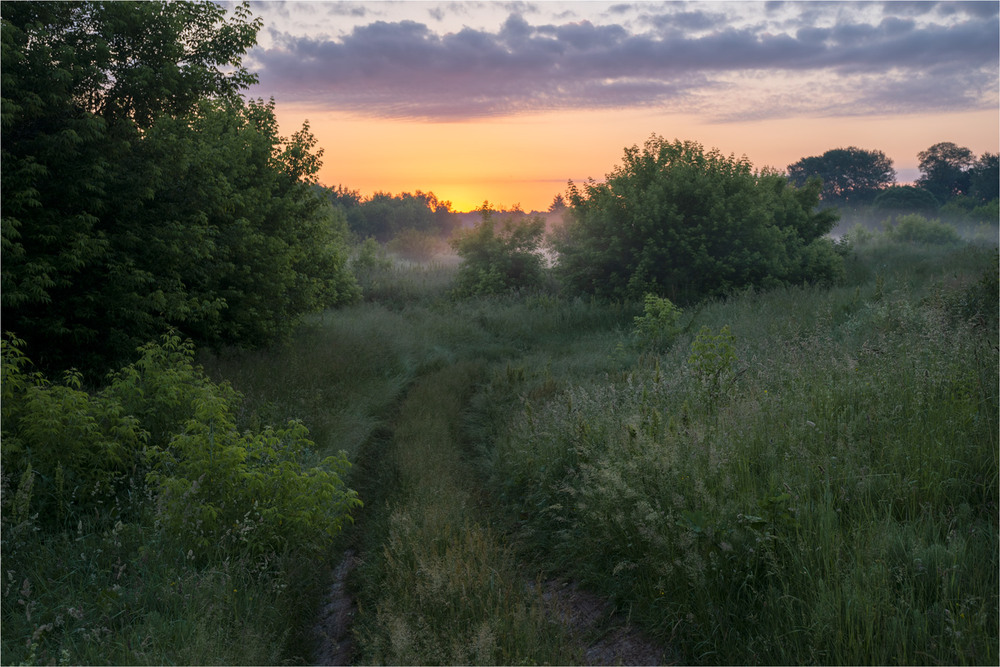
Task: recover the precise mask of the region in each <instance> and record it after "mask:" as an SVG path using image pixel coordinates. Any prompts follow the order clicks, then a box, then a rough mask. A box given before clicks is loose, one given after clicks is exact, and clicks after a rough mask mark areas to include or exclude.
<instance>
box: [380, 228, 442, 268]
mask: <svg viewBox="0 0 1000 667" xmlns="http://www.w3.org/2000/svg"><path fill="white" fill-rule="evenodd" d="M386 248H387V249H388V250H389V251H390V252H393V253H395V254H396V255H398V256H399V257H401V258H402V259H405V260H408V261H411V262H427V261H430V260H431V259H433V258H434V256H435V255H441V254H444V253H446V252H447V251H448V244H447V242H445V240H444V239H442V238H441V236H440V235H439V234H435V233H430V232H420V231H417V230H416V229H404V230H403V231H401V232H400V233H399V234H397V235H396V236H395V237H393V238H392V239H391V240H390V241H389V243H387V244H386Z"/></svg>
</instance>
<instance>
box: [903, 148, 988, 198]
mask: <svg viewBox="0 0 1000 667" xmlns="http://www.w3.org/2000/svg"><path fill="white" fill-rule="evenodd" d="M917 159H918V160H919V161H920V178H918V179H917V185H919V186H921V187H923V188H925V189H926V190H927V191H929V192H930V193H931V194H933V195H934V196H935V197H937V198H938V199H939V200H940V201H947V200H949V199H951V198H952V197H954V196H956V195H961V194H965V193H967V192H968V191H969V185H970V184H971V180H972V172H971V168H972V167H973V165H975V155H974V154H973V152H972V151H971V150H969V149H968V148H966V147H965V146H959V145H957V144H955V143H953V142H951V141H942V142H941V143H937V144H934V145H933V146H931V147H930V148H928V149H927V150H923V151H920V152H919V153H918V154H917Z"/></svg>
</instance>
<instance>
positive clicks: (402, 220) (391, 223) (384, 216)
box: [328, 190, 458, 243]
mask: <svg viewBox="0 0 1000 667" xmlns="http://www.w3.org/2000/svg"><path fill="white" fill-rule="evenodd" d="M354 194H356V193H354ZM328 196H330V195H328ZM335 196H336V197H337V203H338V204H339V205H341V206H343V207H344V210H345V211H346V213H347V224H348V226H349V227H350V230H351V232H353V233H354V234H355V235H356V236H357V237H359V238H368V237H372V238H375V239H377V240H379V241H381V242H383V243H385V242H387V241H389V240H390V239H392V238H393V237H395V236H398V235H399V234H400V233H402V232H404V231H408V232H414V231H415V232H421V233H423V234H435V235H438V236H443V237H447V236H450V235H451V233H452V232H453V231H454V230H455V228H456V227H457V226H458V216H457V215H455V213H454V211H452V210H451V202H449V201H441V200H439V199H438V198H437V196H436V195H435V194H434V193H433V192H421V191H420V190H417V191H416V192H415V193H409V192H403V193H400V194H398V195H392V194H390V193H388V192H375V193H374V194H372V196H371V197H368V198H367V199H362V200H358V201H357V202H356V203H354V202H351V201H350V199H349V195H348V194H347V191H344V192H341V193H338V194H336V195H335Z"/></svg>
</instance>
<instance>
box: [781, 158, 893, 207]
mask: <svg viewBox="0 0 1000 667" xmlns="http://www.w3.org/2000/svg"><path fill="white" fill-rule="evenodd" d="M810 178H819V179H820V180H822V182H823V189H822V192H821V193H820V198H821V199H822V200H823V201H826V202H838V203H839V202H842V203H852V204H859V203H866V202H870V201H871V200H872V199H874V197H875V196H876V195H877V194H878V193H879V192H881V191H882V190H883V189H885V188H886V187H888V186H890V185H892V184H893V183H895V182H896V172H895V170H894V169H893V168H892V160H891V159H889V158H888V157H887V156H886V154H885V153H883V152H882V151H877V150H864V149H861V148H856V147H854V146H849V147H847V148H834V149H832V150H828V151H827V152H825V153H823V155H819V156H814V157H805V158H802V159H801V160H799V161H798V162H796V163H794V164H790V165H788V180H789V181H791V182H792V183H793V184H794V185H796V186H799V187H802V186H804V185H805V184H806V182H807V181H808V180H809V179H810Z"/></svg>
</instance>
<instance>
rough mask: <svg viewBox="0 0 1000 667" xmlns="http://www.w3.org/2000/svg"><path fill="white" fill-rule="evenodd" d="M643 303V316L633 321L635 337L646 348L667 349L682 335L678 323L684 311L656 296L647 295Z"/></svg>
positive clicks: (667, 300) (665, 299) (668, 300)
mask: <svg viewBox="0 0 1000 667" xmlns="http://www.w3.org/2000/svg"><path fill="white" fill-rule="evenodd" d="M643 303H644V310H643V314H642V315H641V316H637V317H635V318H634V320H633V321H634V323H635V328H634V329H633V335H634V336H635V338H636V340H637V341H638V342H639V344H640V345H642V346H644V347H651V348H657V347H666V346H667V345H669V344H670V343H671V342H673V340H674V338H675V337H676V336H677V334H678V333H680V327H678V326H677V321H678V320H679V319H680V317H681V314H683V312H684V311H683V310H681V309H680V308H678V307H677V306H675V305H674V304H673V302H672V301H670V299H667V298H664V297H658V296H656V295H655V294H647V295H646V296H645V298H644V299H643Z"/></svg>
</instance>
